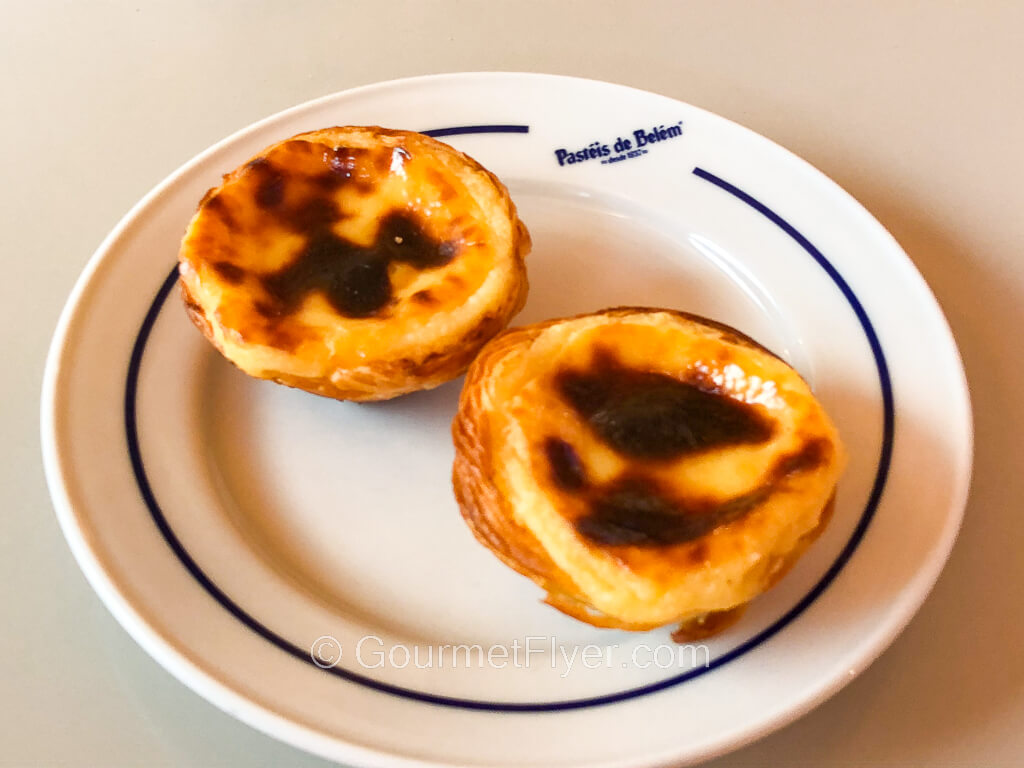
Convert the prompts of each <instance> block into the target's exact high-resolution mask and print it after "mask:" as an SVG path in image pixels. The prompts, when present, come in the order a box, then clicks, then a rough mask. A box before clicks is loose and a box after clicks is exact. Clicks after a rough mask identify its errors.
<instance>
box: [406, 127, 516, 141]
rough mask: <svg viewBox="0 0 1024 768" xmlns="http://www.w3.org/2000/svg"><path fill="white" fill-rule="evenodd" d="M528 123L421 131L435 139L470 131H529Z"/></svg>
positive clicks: (460, 134)
mask: <svg viewBox="0 0 1024 768" xmlns="http://www.w3.org/2000/svg"><path fill="white" fill-rule="evenodd" d="M529 132H530V126H528V125H460V126H456V127H455V128H433V129H431V130H429V131H420V133H422V134H425V135H427V136H433V137H434V138H435V139H437V138H440V137H441V136H462V135H465V134H468V133H529Z"/></svg>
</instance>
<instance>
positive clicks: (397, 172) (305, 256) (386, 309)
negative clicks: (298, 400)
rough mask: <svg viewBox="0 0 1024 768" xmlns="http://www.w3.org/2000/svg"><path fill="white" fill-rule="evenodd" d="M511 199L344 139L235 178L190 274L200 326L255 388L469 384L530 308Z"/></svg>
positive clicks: (188, 265)
mask: <svg viewBox="0 0 1024 768" xmlns="http://www.w3.org/2000/svg"><path fill="white" fill-rule="evenodd" d="M529 250H530V236H529V233H528V232H527V230H526V227H525V226H524V225H523V224H522V222H521V221H520V220H519V218H518V216H517V213H516V208H515V205H514V204H513V203H512V200H511V199H510V198H509V195H508V190H507V189H506V188H505V186H504V185H503V184H502V183H501V182H500V181H499V180H498V179H497V178H496V177H495V176H494V175H493V174H491V173H489V172H488V171H487V170H485V169H484V168H483V167H481V166H480V165H479V164H478V163H477V162H476V161H474V160H473V159H472V158H470V157H468V156H466V155H464V154H462V153H461V152H457V151H456V150H454V149H453V148H451V147H449V146H448V145H446V144H443V143H441V142H439V141H436V140H434V139H431V138H429V137H427V136H423V135H421V134H417V133H411V132H408V131H391V130H385V129H383V128H359V127H348V128H329V129H325V130H321V131H314V132H311V133H304V134H300V135H298V136H295V137H292V138H290V139H287V140H286V141H282V142H280V143H278V144H275V145H273V146H271V147H269V148H268V149H266V150H265V151H263V152H261V153H260V154H259V155H257V156H256V157H254V158H253V159H251V160H250V161H248V162H247V163H245V164H244V165H243V166H241V167H240V168H238V169H237V170H235V171H233V172H232V173H229V174H227V175H226V176H225V177H224V181H223V183H222V184H221V185H220V186H219V187H217V188H215V189H211V190H210V191H209V192H208V193H207V194H206V196H205V197H204V198H203V200H202V202H201V203H200V204H199V209H198V211H197V212H196V214H195V216H194V217H193V219H192V222H191V223H190V224H189V227H188V230H187V232H186V234H185V237H184V240H183V242H182V246H181V251H180V256H179V262H180V276H181V281H180V282H181V288H182V295H183V297H184V300H185V306H186V309H187V311H188V313H189V315H190V317H191V318H192V320H193V322H194V323H195V324H196V326H197V327H198V328H199V329H200V330H201V331H202V332H203V334H204V335H205V336H206V337H207V338H208V339H209V340H210V341H211V342H212V343H213V344H214V346H216V347H217V349H219V350H220V351H221V352H222V353H223V354H224V355H225V356H226V357H227V358H228V359H229V360H231V361H232V362H233V363H235V364H236V365H237V366H238V367H239V368H241V369H242V370H243V371H245V372H246V373H248V374H250V375H252V376H256V377H259V378H266V379H273V380H274V381H277V382H280V383H282V384H288V385H290V386H294V387H300V388H302V389H306V390H308V391H310V392H315V393H317V394H321V395H326V396H329V397H335V398H338V399H342V400H382V399H386V398H391V397H395V396H397V395H401V394H404V393H406V392H411V391H414V390H418V389H427V388H430V387H435V386H438V385H439V384H442V383H444V382H445V381H448V380H449V379H452V378H454V377H456V376H458V375H460V374H461V373H462V372H463V371H464V370H465V369H466V367H467V366H468V365H469V363H470V361H471V360H472V359H473V357H474V356H475V355H476V353H477V351H478V350H479V349H480V347H481V346H482V345H483V344H484V343H485V342H486V341H487V340H488V339H490V338H491V337H492V336H494V335H495V334H496V333H498V332H499V331H500V330H501V329H502V328H504V327H505V325H506V324H507V323H508V321H509V319H510V318H511V317H512V316H513V315H514V314H515V313H516V312H518V311H519V309H521V308H522V305H523V303H524V302H525V300H526V292H527V281H526V270H525V265H524V258H525V256H526V254H527V253H528V252H529Z"/></svg>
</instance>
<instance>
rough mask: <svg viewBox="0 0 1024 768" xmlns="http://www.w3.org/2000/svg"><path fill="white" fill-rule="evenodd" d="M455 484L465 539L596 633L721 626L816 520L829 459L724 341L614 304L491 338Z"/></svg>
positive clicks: (802, 413)
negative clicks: (602, 630) (470, 533)
mask: <svg viewBox="0 0 1024 768" xmlns="http://www.w3.org/2000/svg"><path fill="white" fill-rule="evenodd" d="M453 436H454V441H455V450H456V456H455V464H454V470H453V481H454V487H455V495H456V498H457V500H458V503H459V506H460V508H461V511H462V515H463V517H464V518H465V520H466V522H467V523H468V524H469V526H470V528H471V529H472V531H473V533H474V534H475V536H476V538H477V539H478V540H479V541H480V542H481V543H482V544H483V545H484V546H486V547H488V548H489V549H491V550H492V551H493V552H494V553H495V555H497V556H498V557H499V558H500V559H501V560H502V561H504V562H505V563H506V564H507V565H509V566H511V567H512V568H514V569H515V570H516V571H519V572H520V573H521V574H523V575H525V576H528V577H529V578H531V579H533V580H534V581H535V582H536V583H537V584H538V585H540V586H541V588H543V589H544V590H545V591H546V592H547V602H548V603H550V604H551V605H552V606H554V607H555V608H558V609H559V610H561V611H563V612H565V613H567V614H569V615H571V616H574V617H576V618H577V619H580V620H582V621H585V622H588V623H590V624H593V625H596V626H600V627H616V628H622V629H628V630H647V629H652V628H655V627H660V626H663V625H668V624H676V623H678V624H679V625H680V627H679V630H678V631H677V634H676V638H677V639H679V640H684V639H693V638H696V637H702V636H707V635H709V634H712V633H713V632H715V631H717V630H720V629H721V628H723V627H724V626H725V625H726V624H727V623H728V622H727V618H728V617H735V616H736V615H738V612H739V611H740V610H741V609H742V607H743V606H745V605H746V604H747V603H748V602H749V601H750V600H751V599H753V598H754V597H756V596H757V595H758V594H760V593H761V592H763V591H764V590H766V589H768V588H769V587H771V586H772V585H773V584H774V583H775V582H776V581H777V580H778V579H779V578H780V577H781V576H782V575H783V574H784V573H785V572H786V570H787V569H788V568H789V567H790V566H791V565H792V564H793V563H794V562H795V561H796V559H797V558H799V557H800V555H801V554H802V553H803V552H804V550H805V549H806V548H807V546H808V545H809V544H810V543H811V542H812V541H813V540H814V538H815V537H816V536H817V535H818V534H819V533H820V532H821V530H822V529H823V527H824V526H825V524H826V523H827V520H828V517H829V513H830V511H831V506H832V502H833V498H834V493H835V487H836V482H837V480H838V478H839V475H840V473H841V471H842V469H843V466H844V463H845V456H844V450H843V446H842V444H841V442H840V439H839V435H838V433H837V432H836V428H835V426H834V425H833V424H832V422H831V420H830V419H829V417H828V415H827V414H826V413H825V411H824V409H823V408H822V406H821V404H820V403H819V402H818V401H817V400H816V399H815V397H814V395H813V394H812V392H811V390H810V388H809V387H808V385H807V384H806V383H805V382H804V380H803V379H802V378H801V377H800V375H799V374H797V372H796V371H794V370H793V369H792V368H791V367H790V366H789V365H787V364H786V363H785V362H783V361H782V360H781V359H779V358H778V357H777V356H775V355H774V354H772V353H771V352H769V351H768V350H767V349H765V348H764V347H762V346H761V345H759V344H758V343H757V342H755V341H753V340H752V339H750V338H748V337H747V336H745V335H743V334H742V333H740V332H739V331H737V330H735V329H733V328H730V327H728V326H725V325H722V324H720V323H717V322H713V321H711V320H707V319H704V318H700V317H697V316H694V315H689V314H685V313H682V312H675V311H669V310H663V309H646V308H618V309H609V310H606V311H603V312H598V313H595V314H589V315H581V316H579V317H574V318H571V319H560V320H552V321H549V322H544V323H539V324H536V325H531V326H527V327H523V328H515V329H511V330H508V331H506V332H505V333H503V334H501V335H500V336H498V337H497V338H495V339H494V340H492V341H491V342H490V343H489V344H487V346H485V347H484V349H483V350H482V351H481V353H480V355H479V356H478V357H477V358H476V360H475V361H474V362H473V365H472V366H471V367H470V369H469V373H468V374H467V377H466V382H465V385H464V388H463V391H462V396H461V400H460V403H459V409H458V414H457V416H456V418H455V421H454V424H453Z"/></svg>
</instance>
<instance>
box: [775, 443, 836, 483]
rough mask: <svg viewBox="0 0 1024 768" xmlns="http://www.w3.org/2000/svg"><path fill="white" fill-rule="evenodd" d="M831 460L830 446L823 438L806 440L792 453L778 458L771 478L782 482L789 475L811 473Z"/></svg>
mask: <svg viewBox="0 0 1024 768" xmlns="http://www.w3.org/2000/svg"><path fill="white" fill-rule="evenodd" d="M831 458H832V445H831V444H830V443H829V442H828V440H825V439H824V438H814V439H811V440H807V441H805V442H804V443H802V444H801V445H800V447H799V448H798V449H796V450H795V451H793V452H792V453H787V454H786V455H784V456H781V457H779V459H778V461H776V462H775V466H774V468H773V469H772V477H773V478H774V479H775V480H782V479H783V478H785V477H788V476H790V475H796V474H800V473H801V472H811V471H813V470H815V469H817V468H818V467H820V466H822V465H823V464H825V463H826V462H828V461H829V460H830V459H831Z"/></svg>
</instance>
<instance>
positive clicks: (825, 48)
mask: <svg viewBox="0 0 1024 768" xmlns="http://www.w3.org/2000/svg"><path fill="white" fill-rule="evenodd" d="M1022 69H1024V4H1022V3H1020V2H1013V1H1012V0H1004V2H997V1H996V0H991V1H989V2H966V1H965V2H935V3H929V2H910V1H909V0H890V1H889V2H882V1H881V0H879V1H878V2H868V3H853V2H847V3H841V2H818V1H817V0H789V1H785V2H678V3H676V2H657V3H654V2H652V3H645V2H629V1H628V0H612V1H610V2H586V3H585V2H542V1H541V0H515V1H514V2H490V3H488V2H469V0H462V1H460V0H445V1H444V2H442V1H440V0H438V1H437V2H432V1H425V2H415V1H413V0H373V1H365V2H364V1H360V2H337V3H330V2H295V1H293V2H289V3H287V4H285V3H281V4H271V3H251V4H243V3H241V2H226V3H220V4H216V5H214V4H213V3H212V2H211V3H200V2H176V3H171V2H167V3H159V4H148V3H143V2H142V1H141V0H136V2H131V3H126V2H86V3H56V2H41V3H34V2H17V3H16V2H10V1H3V2H0V81H2V83H3V90H2V92H0V96H2V98H0V110H2V112H0V117H2V119H0V160H2V166H0V167H2V177H0V242H2V256H0V258H2V259H3V261H2V273H0V275H2V277H0V292H2V298H0V320H2V328H3V339H4V342H3V344H4V345H3V365H4V367H5V372H4V374H3V377H2V382H3V383H2V385H0V386H2V388H3V396H2V397H0V408H2V425H3V440H2V441H0V450H2V452H3V455H2V459H0V494H2V495H0V499H2V507H3V509H2V515H0V765H4V766H8V765H10V766H44V765H46V766H49V765H67V766H93V765H94V766H120V765H167V766H170V765H174V766H193V765H194V766H234V765H238V766H243V765H244V766H262V765H266V766H271V765H273V766H282V765H289V766H306V765H309V766H312V765H323V764H324V763H322V761H319V760H317V759H314V758H312V757H309V756H306V755H304V754H302V753H300V752H298V751H295V750H293V749H291V748H290V747H287V746H284V745H283V744H279V743H277V742H275V741H273V740H271V739H269V738H267V737H265V736H262V735H260V734H259V733H257V732H255V731H253V730H251V729H249V728H248V727H247V726H245V725H242V724H241V723H238V722H236V721H235V720H233V719H231V718H230V717H228V716H227V715H224V714H222V713H220V712H219V711H218V710H216V709H215V708H214V707H213V706H211V705H209V704H207V703H206V702H205V701H203V700H202V699H200V698H199V697H198V696H196V695H195V694H193V693H191V692H190V691H188V690H187V689H186V688H185V687H184V686H182V685H181V684H179V683H178V682H176V681H175V680H173V679H172V678H171V677H170V675H169V674H167V673H166V672H164V671H163V669H161V668H160V667H159V666H158V665H157V664H156V663H155V662H153V661H152V660H150V658H149V657H148V656H147V655H146V654H145V653H143V652H142V651H141V650H140V649H139V648H138V647H137V646H136V645H135V643H134V642H133V641H132V640H131V639H129V637H128V636H127V634H125V632H124V631H123V630H121V628H120V627H119V626H118V625H117V624H116V623H115V622H114V620H113V619H112V618H111V616H110V615H109V614H108V613H107V611H106V609H105V608H104V607H103V606H102V605H101V604H100V602H99V600H98V598H96V597H95V596H94V595H93V593H92V592H91V591H90V589H89V587H88V586H87V585H86V583H85V580H84V578H83V577H82V575H81V574H80V573H79V571H78V568H77V566H76V565H75V563H74V562H73V560H72V558H71V555H70V553H69V551H68V549H67V547H66V546H65V544H64V541H63V539H62V537H61V534H60V532H59V530H58V528H57V524H56V521H55V519H54V515H53V512H52V509H51V506H50V500H49V497H48V495H47V492H46V489H45V486H44V482H43V474H42V469H41V466H40V458H39V455H40V452H39V438H38V430H39V428H38V415H37V414H38V402H39V387H40V378H41V374H42V368H43V358H44V354H45V351H46V347H47V344H48V342H49V339H50V335H51V333H52V331H53V328H54V324H55V322H56V320H57V315H58V312H59V311H60V308H61V306H62V305H63V303H64V300H65V298H66V296H67V294H68V292H69V290H70V289H71V286H72V283H73V282H74V280H75V278H76V277H77V276H78V273H79V271H80V270H81V268H82V267H83V265H84V264H85V262H86V260H87V259H88V257H89V255H90V254H91V252H92V251H93V249H94V248H95V247H96V246H97V244H98V243H99V242H100V240H101V238H102V237H103V236H104V235H105V234H106V232H107V231H108V230H109V229H110V228H111V227H112V226H113V225H114V224H115V223H116V222H117V220H118V219H119V218H120V217H121V215H122V214H123V213H124V212H125V211H126V210H127V209H128V208H129V207H130V206H131V205H132V204H133V203H134V202H135V201H136V200H137V199H138V198H139V197H141V196H142V195H143V194H144V193H145V192H146V191H147V190H148V189H149V188H150V187H152V186H153V185H154V184H155V183H156V182H158V181H160V179H162V178H163V177H164V176H165V175H166V174H168V173H169V172H170V171H172V170H174V168H175V167H177V166H178V165H179V164H180V163H182V162H184V161H185V160H187V159H189V158H190V157H191V156H192V155H193V154H195V153H197V152H199V151H200V150H202V149H203V148H205V147H206V146H207V145H209V144H210V143H212V142H214V141H216V140H218V139H220V138H221V137H223V136H225V135H227V134H228V133H230V132H232V131H234V130H236V129H237V128H240V127H242V126H244V125H246V124H247V123H249V122H250V121H253V120H255V119H257V118H260V117H263V116H264V115H267V114H270V113H272V112H275V111H277V110H279V109H282V108H284V107H287V106H290V105H292V104H295V103H298V102H301V101H304V100H306V99H309V98H312V97H315V96H320V95H322V94H326V93H330V92H332V91H337V90H340V89H343V88H348V87H350V86H354V85H359V84H364V83H370V82H374V81H378V80H385V79H390V78H396V77H402V76H407V75H415V74H423V73H430V72H445V71H460V70H527V71H538V72H555V73H566V74H574V75H581V76H586V77H593V78H600V79H605V80H611V81H616V82H620V83H625V84H628V85H633V86H638V87H641V88H645V89H649V90H653V91H659V92H661V93H664V94H667V95H669V96H674V97H677V98H679V99H682V100H684V101H688V102H691V103H693V104H696V105H698V106H701V107H705V108H707V109H710V110H712V111H714V112H718V113H720V114H722V115H725V116H726V117H729V118H732V119H733V120H736V121H739V122H740V123H743V124H744V125H747V126H749V127H750V128H753V129H754V130H756V131H759V132H761V133H763V134H765V135H767V136H768V137H770V138H772V139H774V140H775V141H777V142H779V143H780V144H782V145H783V146H786V147H788V148H789V149H792V150H794V151H795V152H797V153H798V154H800V155H802V156H803V157H805V158H807V159H808V160H810V161H811V162H812V163H814V164H815V165H817V166H818V167H819V168H821V169H822V170H824V171H825V172H826V173H828V174H829V175H831V176H832V177H833V178H834V179H836V180H837V181H838V182H839V183H840V184H842V185H843V186H844V187H846V189H848V190H849V191H850V192H852V193H853V195H854V196H855V197H857V198H859V199H860V200H861V202H863V203H864V204H865V205H866V206H867V207H868V209H869V210H871V211H872V212H873V213H874V214H875V215H876V216H877V217H878V218H879V219H880V220H881V221H882V223H883V224H885V225H886V226H887V227H888V228H889V229H890V230H891V231H892V232H893V234H895V236H896V237H897V239H898V240H899V241H900V242H901V243H902V244H903V247H904V248H905V249H906V250H907V251H908V252H909V254H910V256H911V258H912V259H913V260H914V261H915V263H916V264H917V266H918V268H919V269H920V270H921V271H922V272H923V273H924V275H925V277H926V278H927V280H928V281H929V283H930V284H931V286H932V288H933V289H934V290H935V292H936V294H937V295H938V297H939V300H940V301H941V303H942V305H943V306H944V308H945V310H946V312H947V314H948V316H949V319H950V322H951V324H952V326H953V329H954V331H955V333H956V335H957V338H958V340H959V343H960V345H961V350H962V352H963V356H964V359H965V361H966V365H967V370H968V377H969V379H970V384H971V388H972V392H973V398H974V404H975V414H976V427H977V461H976V468H975V482H974V489H973V493H972V497H971V501H970V505H969V508H968V511H967V519H966V523H965V525H964V528H963V532H962V534H961V536H960V539H959V542H958V543H957V546H956V549H955V551H954V552H953V556H952V559H951V560H950V562H949V565H948V567H947V568H946V570H945V572H944V574H943V576H942V578H941V579H940V581H939V583H938V586H937V587H936V588H935V590H934V592H933V594H932V595H931V597H930V598H929V599H928V601H927V603H926V604H925V606H924V608H923V609H922V610H921V612H920V614H919V615H918V616H917V618H916V619H915V620H914V622H913V623H912V624H911V625H910V627H909V628H908V629H907V630H906V631H905V632H904V634H903V635H902V636H901V637H900V638H899V639H898V640H897V641H896V642H895V644H894V645H893V646H892V648H891V649H890V650H889V651H888V652H886V653H885V654H884V655H883V656H882V658H880V659H879V660H878V661H877V662H876V663H875V664H874V665H873V666H872V667H870V668H869V669H868V670H867V671H866V672H865V673H864V674H863V675H861V677H859V678H858V679H857V680H855V681H854V682H853V683H852V684H851V685H850V686H849V687H847V688H846V689H845V690H844V691H842V692H841V693H839V694H838V695H837V696H835V697H834V698H833V699H832V700H831V701H829V702H828V703H826V704H825V705H823V706H822V707H820V708H819V709H818V710H816V711H815V712H813V713H811V714H810V715H808V716H806V717H804V718H803V719H802V720H800V721H798V722H797V723H795V724H793V725H791V726H789V727H787V728H785V729H784V730H782V731H781V732H779V733H776V734H775V735H772V736H770V737H768V738H766V739H764V740H763V741H761V742H760V743H757V744H755V745H753V746H749V747H747V748H745V749H743V750H741V751H739V752H737V753H735V754H733V755H731V756H728V757H725V758H722V759H720V760H718V761H716V762H714V763H713V765H714V766H715V767H716V768H733V767H735V766H767V765H799V766H823V767H825V768H828V767H829V766H868V765H870V766H875V765H878V766H1020V765H1024V615H1022V612H1024V449H1022V448H1021V436H1022V435H1024V406H1022V404H1021V403H1022V399H1024V385H1022V383H1021V382H1024V363H1022V359H1024V355H1022V352H1024V344H1022V341H1021V339H1022V331H1021V326H1024V310H1022V308H1021V307H1022V303H1024V246H1022V243H1024V192H1022V177H1024V79H1022V75H1021V70H1022Z"/></svg>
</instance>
